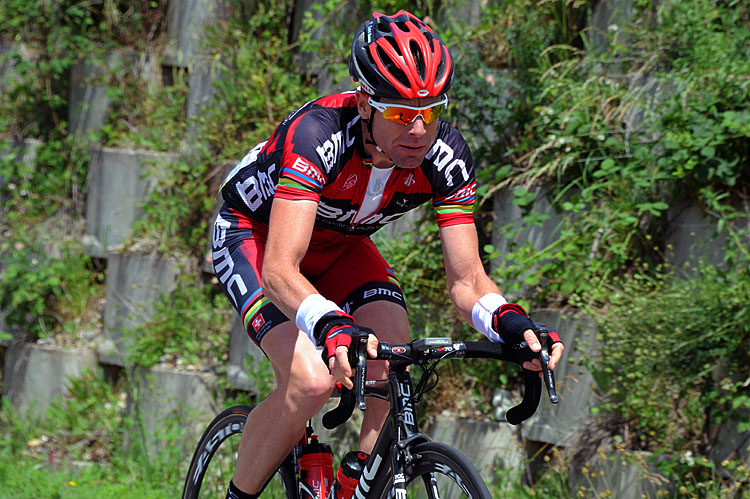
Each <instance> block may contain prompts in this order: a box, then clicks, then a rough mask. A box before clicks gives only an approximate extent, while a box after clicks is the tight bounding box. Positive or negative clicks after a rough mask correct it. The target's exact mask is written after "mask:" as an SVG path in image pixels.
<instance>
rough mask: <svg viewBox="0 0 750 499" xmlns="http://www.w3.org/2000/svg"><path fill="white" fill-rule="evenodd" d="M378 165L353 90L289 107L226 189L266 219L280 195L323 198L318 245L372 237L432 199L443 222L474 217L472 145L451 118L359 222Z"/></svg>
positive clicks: (254, 216)
mask: <svg viewBox="0 0 750 499" xmlns="http://www.w3.org/2000/svg"><path fill="white" fill-rule="evenodd" d="M371 169H372V166H371V163H370V161H369V160H368V158H367V156H366V153H365V148H364V143H363V137H362V127H361V123H360V116H359V114H358V112H357V105H356V98H355V95H354V92H345V93H342V94H334V95H329V96H326V97H321V98H319V99H316V100H313V101H310V102H308V103H307V104H305V105H304V106H302V107H300V108H299V109H297V110H295V111H294V112H293V113H292V114H290V115H289V116H288V117H287V118H286V119H285V120H284V121H283V122H282V123H281V124H280V125H279V126H278V128H276V130H275V131H274V132H273V134H272V135H271V138H270V139H268V140H267V141H265V142H262V143H261V144H258V145H257V146H256V147H255V148H253V149H252V150H251V151H250V152H249V153H248V154H247V155H246V156H245V157H244V158H243V159H242V161H241V162H240V163H239V164H238V165H237V166H236V167H235V168H234V169H233V170H232V172H231V173H230V174H229V175H228V177H227V179H226V181H225V183H224V185H223V186H222V189H221V192H222V196H223V197H224V200H225V201H226V203H227V205H228V207H229V208H230V209H231V210H232V212H233V213H235V214H237V215H238V216H244V217H247V218H249V219H251V220H255V221H259V222H263V223H266V224H267V223H268V220H269V216H270V211H271V204H272V200H273V198H274V197H278V198H283V199H291V200H297V199H306V200H312V201H316V202H318V203H319V204H318V212H317V217H316V221H315V230H314V231H313V236H312V241H311V243H310V244H311V247H323V246H325V245H327V244H331V243H334V242H340V241H341V240H342V238H349V237H355V238H358V237H367V236H369V235H371V234H372V233H374V232H375V231H377V230H378V229H380V228H381V227H383V226H384V225H386V224H388V223H390V222H393V221H395V220H397V219H399V218H400V217H401V216H402V215H404V214H405V213H407V212H408V211H410V210H412V209H414V208H416V207H418V206H419V205H421V204H423V203H425V202H427V201H432V204H433V206H434V208H435V210H436V212H437V223H438V225H439V226H441V227H444V226H448V225H455V224H462V223H471V222H473V205H474V194H475V191H476V182H475V176H474V164H473V161H472V158H471V152H470V151H469V147H468V145H467V144H466V142H465V140H464V139H463V137H462V136H461V134H460V133H459V132H458V131H457V130H456V129H455V128H453V127H452V126H451V125H450V124H449V123H448V122H447V121H445V120H444V119H441V120H440V121H439V124H438V130H437V135H436V137H435V141H434V142H433V144H432V146H431V147H430V149H429V151H428V153H427V154H426V156H425V159H424V161H423V162H422V164H421V166H420V167H419V168H413V169H402V168H398V167H396V168H394V170H393V172H392V173H391V175H390V177H389V178H388V182H387V184H386V186H385V190H384V192H383V196H382V199H381V203H380V206H379V208H378V209H377V210H376V211H375V212H374V213H373V214H371V215H369V216H367V217H366V218H364V219H362V220H360V221H358V222H356V223H355V222H354V220H355V219H356V218H357V212H358V210H359V209H360V207H361V206H362V202H363V200H364V198H365V195H366V190H367V186H368V181H369V176H370V171H371ZM255 227H257V225H255Z"/></svg>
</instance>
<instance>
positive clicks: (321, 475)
mask: <svg viewBox="0 0 750 499" xmlns="http://www.w3.org/2000/svg"><path fill="white" fill-rule="evenodd" d="M299 470H300V478H301V479H302V482H303V483H304V485H305V487H306V490H307V493H308V494H309V496H310V497H311V498H312V499H330V498H329V497H328V491H329V490H331V487H332V486H333V452H332V451H331V447H330V446H329V445H327V444H324V443H322V442H318V436H317V435H312V436H311V437H310V442H309V443H308V444H305V445H303V446H302V451H301V453H300V458H299ZM302 497H307V496H305V495H303V496H302Z"/></svg>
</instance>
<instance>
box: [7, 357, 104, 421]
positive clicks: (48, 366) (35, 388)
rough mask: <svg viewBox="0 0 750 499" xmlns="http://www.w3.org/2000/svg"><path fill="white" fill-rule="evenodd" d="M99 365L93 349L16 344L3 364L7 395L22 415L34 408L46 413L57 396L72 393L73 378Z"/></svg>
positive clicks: (93, 369) (36, 410)
mask: <svg viewBox="0 0 750 499" xmlns="http://www.w3.org/2000/svg"><path fill="white" fill-rule="evenodd" d="M98 368H99V363H98V359H97V358H96V353H95V352H93V351H92V350H85V349H80V350H69V349H63V348H58V347H53V346H45V345H36V344H32V343H13V344H11V345H10V346H9V347H8V349H7V352H6V354H5V362H4V363H3V395H4V396H6V397H8V399H9V400H10V401H11V403H12V404H13V406H14V407H15V408H16V410H18V411H19V412H20V413H21V414H26V412H28V411H29V410H30V409H34V410H35V412H42V413H43V412H44V410H45V409H46V408H47V407H48V406H49V404H50V403H51V402H52V401H53V399H54V398H55V397H59V396H64V395H66V394H67V393H68V387H69V386H70V380H69V378H77V377H80V376H81V374H82V373H83V371H84V370H85V369H89V370H92V371H95V370H97V369H98Z"/></svg>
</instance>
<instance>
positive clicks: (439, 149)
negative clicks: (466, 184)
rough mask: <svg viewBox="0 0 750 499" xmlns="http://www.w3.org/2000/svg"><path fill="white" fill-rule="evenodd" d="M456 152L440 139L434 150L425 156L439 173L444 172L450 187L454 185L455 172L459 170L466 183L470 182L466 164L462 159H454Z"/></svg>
mask: <svg viewBox="0 0 750 499" xmlns="http://www.w3.org/2000/svg"><path fill="white" fill-rule="evenodd" d="M454 155H455V152H454V151H453V148H452V147H451V146H449V145H448V144H446V143H445V142H443V141H442V140H440V139H437V140H436V141H435V144H433V146H432V149H430V151H429V152H428V153H427V155H426V156H425V158H426V159H431V160H432V162H433V164H434V165H435V166H436V167H437V170H438V171H439V172H443V174H444V175H445V179H446V180H447V184H448V186H452V185H453V175H454V173H453V171H454V170H455V169H456V168H458V169H459V171H460V172H461V175H462V176H463V178H464V181H467V180H469V172H468V171H466V162H465V161H464V160H462V159H460V158H455V159H454V158H453V156H454Z"/></svg>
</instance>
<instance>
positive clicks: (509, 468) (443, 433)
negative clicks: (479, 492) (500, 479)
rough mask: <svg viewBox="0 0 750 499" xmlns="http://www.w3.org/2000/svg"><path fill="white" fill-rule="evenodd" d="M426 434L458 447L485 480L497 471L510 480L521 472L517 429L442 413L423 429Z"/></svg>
mask: <svg viewBox="0 0 750 499" xmlns="http://www.w3.org/2000/svg"><path fill="white" fill-rule="evenodd" d="M425 434H426V435H428V436H429V437H430V438H431V439H432V440H435V441H437V442H443V443H446V444H448V445H450V446H451V447H455V448H456V449H458V450H459V451H460V452H461V453H462V454H463V455H465V456H466V457H467V458H469V461H471V463H472V464H473V465H474V467H476V468H477V470H478V471H479V473H480V474H481V475H482V478H484V480H485V481H486V482H487V483H491V482H492V481H494V480H495V479H496V477H497V472H498V471H500V470H502V471H503V473H504V474H505V475H506V477H507V478H509V479H512V480H513V479H515V480H518V479H519V477H520V476H521V475H522V474H523V471H524V467H525V464H526V455H525V451H524V447H523V443H522V442H521V441H520V439H519V432H518V430H517V429H516V428H515V427H512V426H510V425H508V424H506V423H498V422H495V421H477V420H473V419H465V418H459V419H458V420H456V419H455V418H448V417H443V416H441V417H438V418H436V419H435V420H434V421H433V422H432V423H431V424H430V425H429V426H428V427H427V428H426V431H425Z"/></svg>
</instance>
